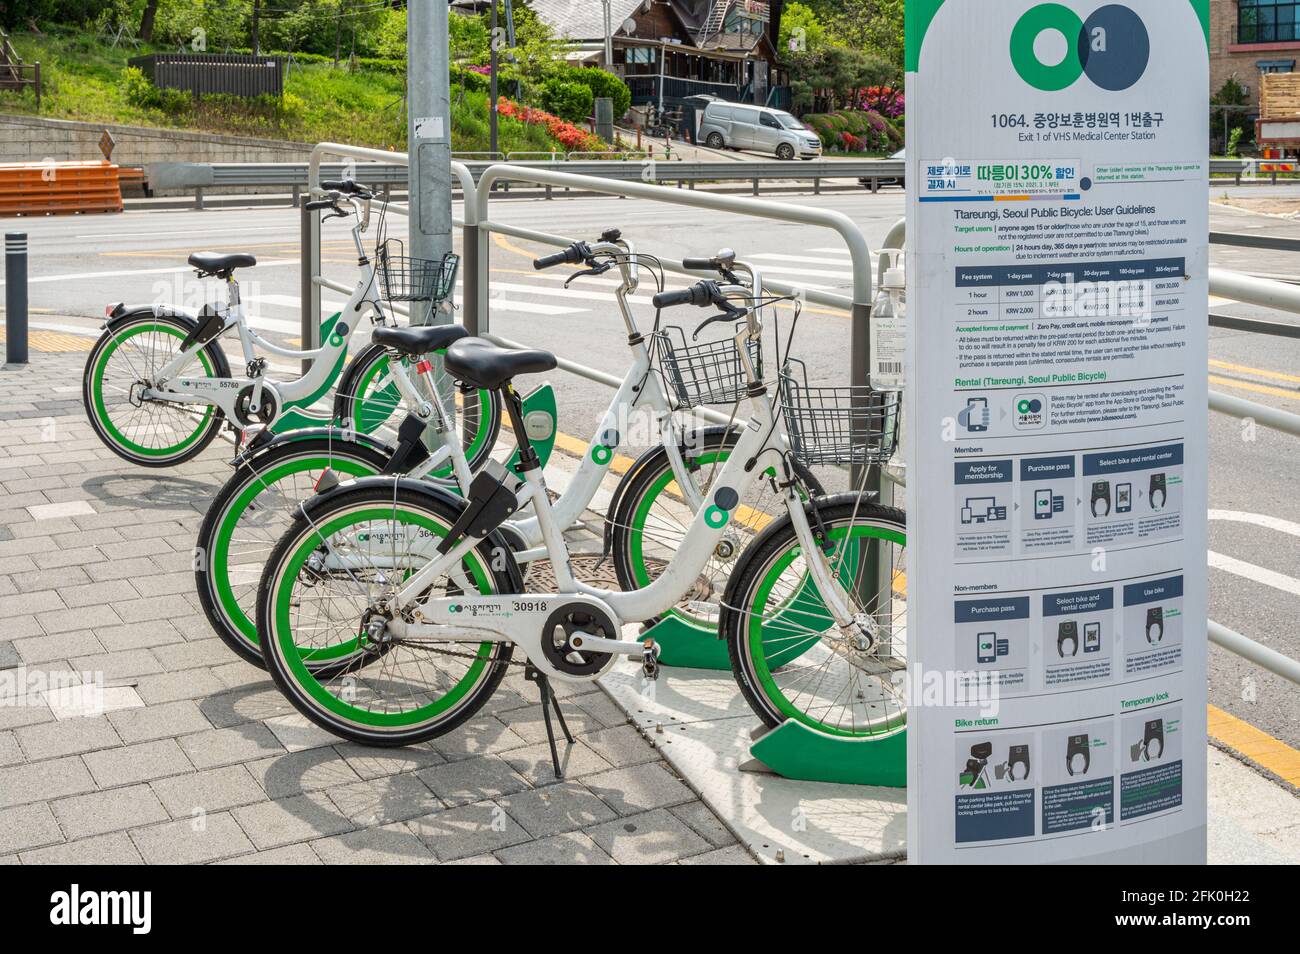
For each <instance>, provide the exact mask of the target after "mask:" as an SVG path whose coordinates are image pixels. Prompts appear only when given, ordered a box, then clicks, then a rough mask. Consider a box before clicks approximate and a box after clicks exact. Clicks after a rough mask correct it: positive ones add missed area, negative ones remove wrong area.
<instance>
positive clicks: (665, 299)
mask: <svg viewBox="0 0 1300 954" xmlns="http://www.w3.org/2000/svg"><path fill="white" fill-rule="evenodd" d="M699 287H700V286H699V285H692V286H691V287H690V288H683V289H680V290H679V291H668V292H660V293H659V294H657V295H655V296H654V297H653V298H651V299H650V303H651V304H652V305H654V306H655V307H656V308H672V307H673V306H674V305H698V304H700V302H699V301H698V298H697V296H698V294H699Z"/></svg>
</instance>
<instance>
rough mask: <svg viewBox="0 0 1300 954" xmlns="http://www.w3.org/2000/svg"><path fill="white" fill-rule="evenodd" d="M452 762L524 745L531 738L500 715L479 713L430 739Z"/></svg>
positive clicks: (436, 749)
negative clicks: (493, 716) (453, 728)
mask: <svg viewBox="0 0 1300 954" xmlns="http://www.w3.org/2000/svg"><path fill="white" fill-rule="evenodd" d="M429 744H430V745H431V746H433V748H434V750H435V751H436V752H438V753H439V754H441V755H442V756H443V757H444V758H445V759H447V760H448V761H449V762H454V761H456V760H457V759H473V758H478V757H479V756H483V755H492V754H500V753H501V752H508V751H509V750H510V749H519V748H523V747H524V746H525V745H527V744H528V741H527V740H526V739H524V738H523V737H522V736H519V735H516V734H515V733H514V732H512V731H511V730H510V729H508V728H506V726H505V725H504V724H503V723H502V722H500V721H499V720H497V719H493V718H488V717H484V716H477V717H475V718H473V719H470V720H469V721H468V722H466V723H464V724H463V725H461V726H459V727H458V728H457V729H455V730H454V731H452V732H448V733H447V734H446V735H440V736H438V738H436V739H433V740H431V741H430V743H429Z"/></svg>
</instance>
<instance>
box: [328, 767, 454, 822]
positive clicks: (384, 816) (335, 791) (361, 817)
mask: <svg viewBox="0 0 1300 954" xmlns="http://www.w3.org/2000/svg"><path fill="white" fill-rule="evenodd" d="M325 794H326V795H328V796H329V798H330V801H332V802H333V803H334V804H335V805H336V806H337V807H338V810H339V811H341V812H342V813H343V814H345V815H347V816H348V818H349V819H350V820H351V821H352V823H353V824H354V825H357V826H358V827H371V826H374V825H386V824H389V823H391V822H402V821H409V820H410V819H412V818H419V817H421V816H423V815H428V814H431V813H433V812H436V811H438V810H440V809H441V808H442V807H443V803H442V801H441V800H439V798H438V796H437V795H434V794H433V792H431V791H429V789H428V788H427V787H426V786H425V784H424V783H423V782H422V781H420V779H419V778H418V777H417V776H415V775H387V776H385V777H383V778H376V779H370V780H368V781H364V782H356V783H354V784H352V785H340V786H338V787H337V788H331V789H328V790H327V791H326V792H325Z"/></svg>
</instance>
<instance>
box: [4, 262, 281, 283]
mask: <svg viewBox="0 0 1300 954" xmlns="http://www.w3.org/2000/svg"><path fill="white" fill-rule="evenodd" d="M297 264H299V262H298V259H296V258H285V259H274V260H272V261H267V262H258V263H257V267H258V268H270V267H272V266H274V265H297ZM192 271H194V266H193V265H180V266H169V267H167V268H123V269H117V270H115V271H111V272H73V273H71V274H69V275H40V276H38V277H36V278H29V279H27V282H28V284H29V285H37V284H43V283H48V282H75V281H82V280H84V279H88V278H129V277H130V276H132V275H175V274H176V273H178V272H192ZM3 284H4V282H3V281H0V285H3Z"/></svg>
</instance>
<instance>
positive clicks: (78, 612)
mask: <svg viewBox="0 0 1300 954" xmlns="http://www.w3.org/2000/svg"><path fill="white" fill-rule="evenodd" d="M36 621H37V622H38V623H39V624H40V627H41V631H42V632H45V633H51V634H53V633H66V632H68V631H70V630H76V629H92V630H99V629H102V628H106V627H111V626H116V625H118V624H119V623H121V622H122V621H121V620H120V619H118V617H117V613H115V612H113V607H111V606H109V605H108V604H101V605H97V606H81V607H78V608H77V609H75V610H71V609H63V610H56V611H54V612H50V613H41V612H38V613H37V614H36ZM98 636H99V633H98V632H96V638H98ZM101 642H102V641H101Z"/></svg>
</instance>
